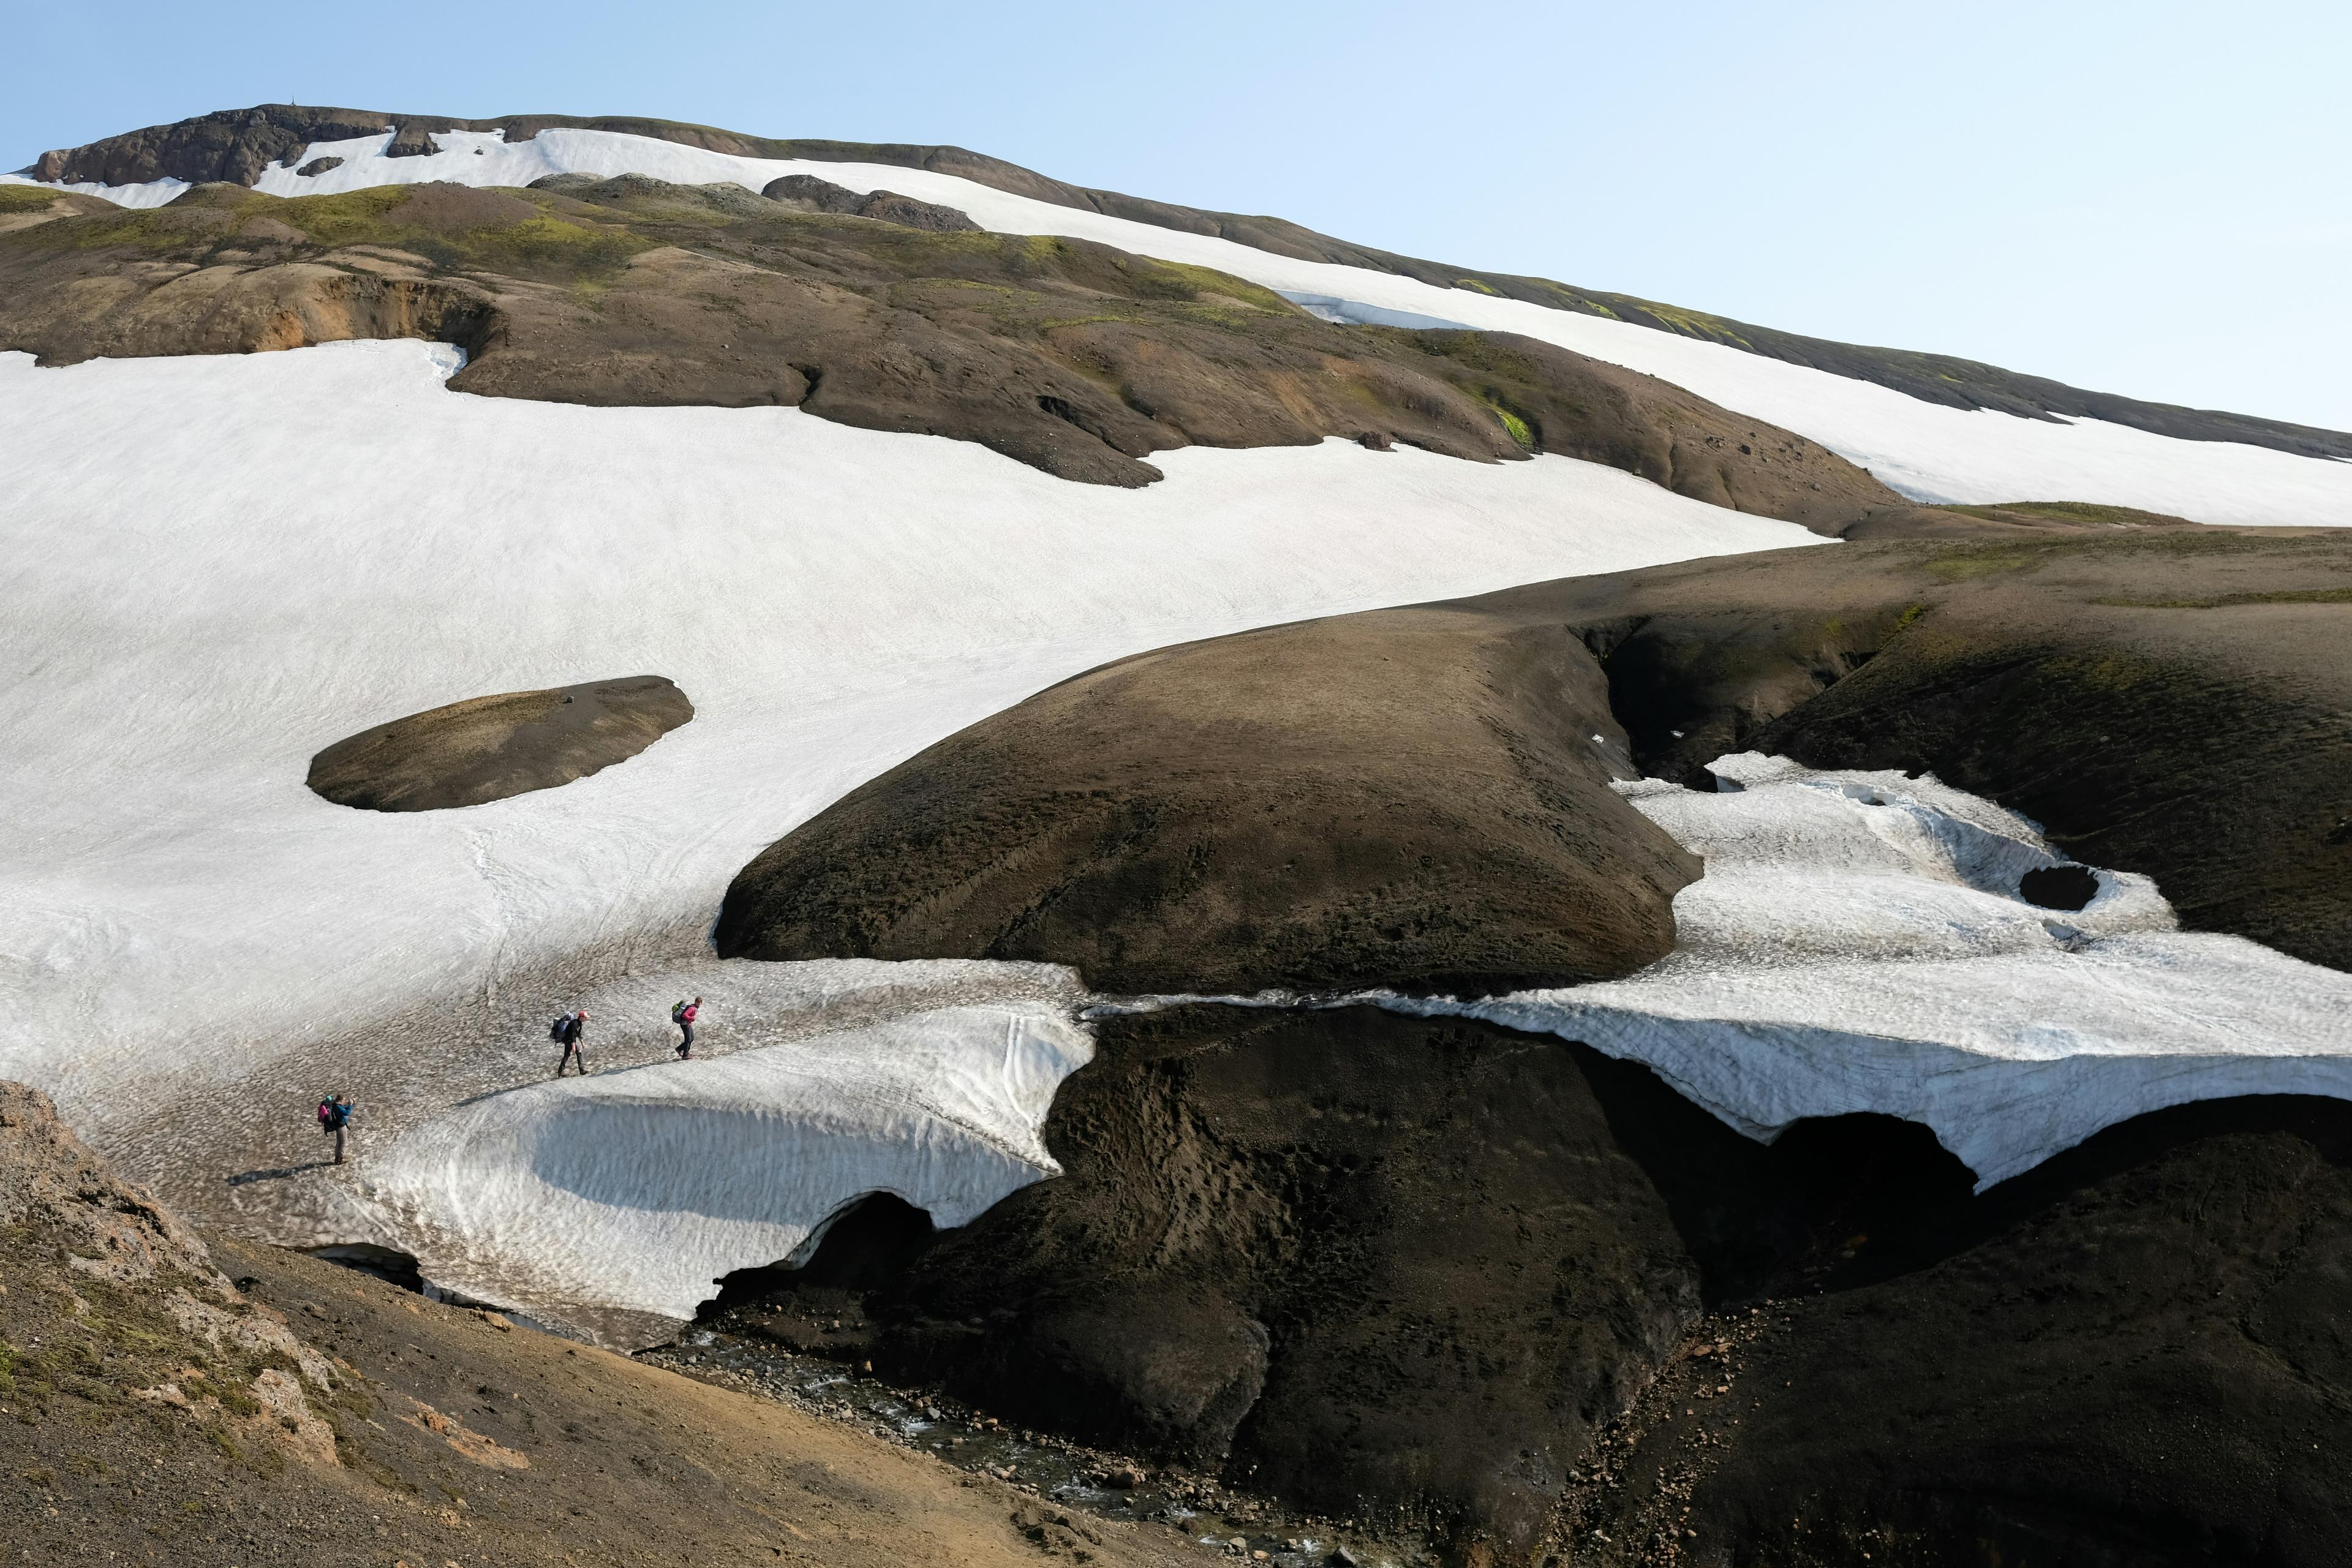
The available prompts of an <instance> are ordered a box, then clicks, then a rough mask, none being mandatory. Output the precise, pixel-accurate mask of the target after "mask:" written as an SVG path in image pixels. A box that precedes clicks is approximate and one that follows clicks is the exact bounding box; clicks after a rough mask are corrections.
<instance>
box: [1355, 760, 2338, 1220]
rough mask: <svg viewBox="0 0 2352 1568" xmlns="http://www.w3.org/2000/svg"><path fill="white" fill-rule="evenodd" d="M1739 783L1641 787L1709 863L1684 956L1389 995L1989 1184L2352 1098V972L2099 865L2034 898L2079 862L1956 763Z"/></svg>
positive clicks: (1739, 773)
mask: <svg viewBox="0 0 2352 1568" xmlns="http://www.w3.org/2000/svg"><path fill="white" fill-rule="evenodd" d="M1714 771H1715V772H1716V773H1717V775H1718V776H1720V777H1725V778H1727V779H1729V780H1731V781H1733V782H1735V783H1738V784H1743V785H1744V786H1745V787H1744V788H1743V789H1740V790H1738V791H1737V792H1736V793H1724V794H1701V793H1697V792H1694V791H1690V790H1685V789H1681V788H1678V787H1677V786H1675V785H1673V784H1664V783H1661V782H1659V781H1656V780H1641V781H1637V782H1634V783H1631V784H1622V785H1620V786H1618V787H1619V788H1620V790H1621V791H1622V793H1623V794H1625V795H1627V796H1628V797H1629V798H1630V799H1631V800H1632V801H1633V805H1635V806H1636V807H1637V808H1638V809H1639V810H1641V811H1642V813H1643V815H1644V816H1649V817H1650V818H1651V819H1652V820H1653V821H1654V822H1656V823H1658V825H1659V826H1662V827H1664V828H1665V829H1666V831H1667V832H1669V833H1671V834H1672V835H1673V836H1674V837H1675V840H1676V841H1677V842H1679V843H1680V844H1682V845H1683V847H1685V848H1687V849H1690V850H1692V851H1694V852H1695V853H1697V854H1699V855H1701V856H1704V857H1705V858H1706V874H1705V875H1704V876H1703V877H1701V878H1700V879H1699V880H1698V881H1696V882H1695V883H1693V884H1692V885H1691V886H1689V887H1688V888H1685V889H1684V890H1683V891H1682V893H1681V894H1680V895H1679V896H1678V897H1677V898H1676V899H1675V926H1676V945H1675V952H1673V953H1672V954H1670V955H1669V956H1668V957H1666V958H1665V959H1664V960H1662V961H1660V962H1659V963H1655V964H1653V965H1651V966H1650V967H1649V968H1648V969H1645V970H1643V971H1642V972H1641V973H1638V974H1635V975H1633V976H1631V977H1629V978H1627V979H1624V980H1620V981H1612V982H1607V983H1603V984H1592V985H1584V986H1580V987H1577V988H1575V989H1572V990H1560V991H1531V992H1521V993H1517V994H1512V995H1508V996H1500V997H1491V998H1486V999H1484V1000H1479V1001H1472V1002H1461V1001H1455V1000H1452V999H1446V998H1440V999H1436V1000H1428V1001H1423V1000H1415V999H1410V998H1403V997H1398V996H1394V995H1386V994H1383V995H1381V996H1379V997H1378V998H1376V999H1377V1000H1379V1001H1380V1002H1381V1005H1384V1006H1389V1007H1392V1008H1395V1009H1397V1010H1399V1011H1402V1012H1413V1013H1422V1014H1431V1015H1436V1014H1444V1015H1457V1016H1470V1017H1477V1018H1485V1019H1487V1020H1490V1021H1492V1022H1494V1023H1497V1024H1503V1025H1507V1026H1510V1027H1513V1028H1518V1029H1528V1030H1533V1031H1540V1032H1547V1033H1550V1034H1554V1035H1558V1036H1560V1037H1563V1038H1570V1039H1576V1040H1581V1041H1584V1042H1585V1043H1587V1044H1589V1045H1591V1046H1592V1047H1595V1048H1596V1049H1599V1050H1601V1051H1603V1052H1605V1053H1607V1054H1608V1055H1610V1056H1614V1057H1623V1058H1631V1059H1633V1060H1636V1061H1641V1062H1643V1063H1646V1064H1648V1065H1649V1066H1650V1067H1651V1068H1654V1069H1655V1070H1656V1071H1657V1072H1658V1073H1659V1075H1660V1076H1661V1077H1663V1078H1664V1079H1666V1080H1667V1081H1668V1082H1670V1083H1672V1084H1673V1085H1674V1086H1675V1088H1676V1089H1680V1090H1681V1091H1682V1092H1683V1093H1684V1094H1685V1095H1687V1096H1689V1097H1690V1098H1691V1099H1692V1100H1696V1101H1697V1102H1698V1103H1699V1104H1701V1105H1703V1106H1705V1107H1706V1109H1708V1110H1711V1111H1713V1112H1714V1113H1715V1114H1716V1115H1717V1116H1719V1117H1721V1118H1722V1119H1723V1120H1724V1121H1727V1122H1728V1123H1730V1124H1731V1125H1732V1126H1734V1127H1737V1128H1738V1129H1739V1130H1740V1131H1744V1132H1747V1133H1748V1134H1749V1135H1750V1136H1753V1137H1757V1138H1761V1139H1769V1138H1771V1137H1773V1136H1776V1135H1777V1134H1778V1133H1779V1132H1780V1131H1781V1130H1783V1129H1784V1128H1786V1127H1788V1126H1789V1125H1790V1123H1791V1122H1793V1121H1798V1120H1800V1119H1801V1118H1805V1117H1812V1116H1838V1115H1843V1114H1846V1113H1848V1112H1853V1111H1876V1112H1880V1113H1883V1114H1885V1115H1890V1116H1897V1117H1901V1118H1904V1119H1906V1120H1907V1121H1919V1122H1923V1123H1925V1124H1927V1126H1928V1127H1930V1128H1932V1129H1934V1131H1935V1132H1936V1135H1937V1139H1939V1140H1940V1141H1941V1142H1942V1143H1943V1144H1944V1146H1945V1147H1946V1148H1948V1149H1949V1150H1951V1151H1952V1152H1953V1153H1955V1154H1956V1155H1958V1157H1959V1158H1960V1159H1961V1160H1962V1161H1964V1162H1965V1163H1967V1164H1968V1165H1969V1168H1970V1169H1971V1170H1973V1171H1974V1172H1975V1173H1977V1176H1978V1178H1979V1185H1980V1186H1989V1185H1990V1184H1993V1183H1995V1182H1998V1181H2000V1180H2003V1179H2004V1178H2006V1177H2009V1176H2013V1175H2016V1174H2017V1173H2020V1172H2022V1171H2025V1170H2029V1169H2031V1168H2032V1166H2034V1165H2035V1164H2038V1163H2041V1162H2042V1161H2043V1160H2045V1159H2048V1158H2049V1157H2050V1156H2051V1155H2053V1154H2054V1153H2056V1152H2059V1151H2061V1150H2063V1149H2066V1148H2070V1147H2072V1146H2073V1145H2074V1144H2076V1143H2079V1142H2082V1141H2083V1140H2084V1139H2085V1138H2087V1137H2089V1136H2090V1135H2091V1134H2093V1133H2094V1132H2096V1131H2099V1130H2100V1129H2101V1128H2104V1127H2107V1126H2111V1125H2113V1124H2114V1123H2116V1122H2118V1121H2126V1120H2127V1119H2129V1118H2131V1117H2134V1116H2137V1115H2140V1114H2142V1113H2143V1112H2146V1111H2149V1110H2159V1109H2161V1108H2163V1107H2165V1106H2168V1105H2178V1104H2181V1103H2183V1102H2185V1101H2189V1100H2210V1099H2218V1098H2221V1097H2224V1096H2230V1095H2242V1094H2326V1095H2334V1096H2336V1097H2338V1098H2342V1099H2352V975H2346V974H2343V973H2338V972H2336V971H2335V970H2331V969H2323V968H2320V967H2318V966H2316V965H2314V964H2308V963H2302V962H2300V961H2298V960H2295V959H2292V958H2288V957H2286V956H2285V955H2284V954H2282V953H2278V952H2273V951H2271V950H2270V949H2268V948H2265V947H2262V946H2260V945H2258V944H2256V943H2253V942H2246V941H2244V940H2242V939H2240V938H2237V937H2228V936H2211V935H2203V934H2190V933H2184V932H2181V931H2177V930H2176V929H2174V927H2175V921H2174V919H2173V915H2172V910H2171V908H2170V906H2169V905H2168V904H2167V903H2166V902H2165V901H2164V900H2163V898H2162V897H2161V896H2160V895H2159V894H2158V890H2157V889H2156V888H2155V886H2154V884H2152V883H2151V882H2149V881H2148V880H2147V879H2146V878H2144V877H2136V876H2130V875H2126V874H2123V873H2118V872H2113V871H2100V872H2098V873H2097V878H2098V882H2099V887H2098V890H2097V892H2096V894H2095V896H2094V897H2093V899H2092V900H2091V901H2090V902H2089V903H2088V904H2087V905H2086V906H2085V907H2084V908H2083V909H2081V910H2071V911H2059V910H2045V909H2040V908H2036V907H2034V906H2033V905H2031V904H2028V903H2026V902H2024V901H2023V900H2021V898H2020V896H2019V894H2018V890H2017V889H2018V884H2019V880H2020V879H2021V877H2022V875H2023V874H2024V873H2025V872H2027V871H2030V870H2033V869H2036V868H2042V867H2047V866H2053V865H2058V864H2061V863H2063V862H2062V861H2061V858H2059V857H2057V856H2055V855H2053V854H2052V853H2051V851H2050V849H2049V847H2048V846H2047V845H2046V844H2044V843H2043V842H2042V837H2041V835H2040V834H2039V832H2038V831H2036V830H2035V828H2034V826H2033V825H2032V824H2031V823H2029V822H2027V821H2026V820H2025V819H2024V818H2022V817H2020V816H2016V815H2015V814H2013V813H2011V812H2007V811H2003V810H2001V809H2000V807H1998V806H1995V805H1991V804H1990V803H1988V802H1986V801H1983V800H1980V799H1979V798H1977V797H1975V796H1973V795H1968V794H1966V793H1964V792H1962V791H1959V790H1955V789H1950V788H1948V787H1946V786H1944V785H1942V784H1938V783H1937V782H1936V781H1935V780H1934V779H1933V778H1932V777H1921V778H1910V777H1906V775H1904V774H1901V773H1840V772H1816V771H1813V770H1810V769H1806V768H1803V767H1801V766H1799V765H1798V764H1796V763H1790V762H1789V761H1787V760H1786V759H1782V758H1767V757H1762V756H1759V755H1757V754H1755V753H1752V752H1751V753H1747V754H1744V755H1741V756H1736V757H1727V758H1724V759H1722V760H1720V761H1718V762H1717V763H1715V764H1714Z"/></svg>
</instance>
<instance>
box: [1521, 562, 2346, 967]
mask: <svg viewBox="0 0 2352 1568" xmlns="http://www.w3.org/2000/svg"><path fill="white" fill-rule="evenodd" d="M1489 602H1490V603H1492V604H1493V605H1496V607H1497V608H1504V607H1509V608H1515V609H1517V611H1519V612H1520V613H1526V614H1532V613H1534V611H1535V609H1536V607H1537V606H1538V605H1541V606H1543V607H1545V608H1547V609H1549V611H1550V612H1551V613H1553V614H1555V615H1557V616H1559V617H1560V619H1561V621H1562V622H1563V623H1564V624H1566V625H1568V626H1576V627H1579V628H1580V635H1581V636H1582V637H1584V639H1585V640H1586V642H1587V643H1588V644H1589V645H1590V646H1591V647H1592V648H1593V650H1594V651H1595V653H1596V654H1598V655H1599V656H1600V657H1601V661H1602V666H1603V668H1604V669H1605V671H1606V673H1607V676H1608V679H1609V684H1610V698H1611V703H1612V709H1613V710H1614V711H1615V713H1616V714H1617V716H1618V718H1619V719H1620V720H1621V721H1623V723H1624V725H1625V730H1626V733H1627V736H1628V738H1629V740H1630V742H1631V743H1632V745H1633V754H1634V757H1635V760H1636V761H1637V762H1638V763H1640V765H1641V766H1642V767H1643V770H1644V771H1645V772H1648V773H1656V774H1659V775H1661V776H1664V777H1670V778H1679V777H1681V776H1683V774H1684V773H1685V771H1687V770H1688V769H1690V768H1692V767H1695V766H1704V765H1705V764H1706V763H1708V762H1711V761H1712V760H1713V759H1714V758H1715V757H1717V756H1718V755H1720V754H1721V753H1723V752H1728V751H1740V750H1748V749H1757V750H1762V751H1768V752H1786V753H1788V754H1789V755H1790V756H1793V757H1796V758H1798V759H1799V760H1801V761H1802V762H1805V763H1810V764H1811V765H1814V766H1817V767H1853V768H1889V767H1893V768H1903V769H1906V770H1910V771H1919V770H1928V771H1932V772H1933V773H1936V775H1937V777H1939V778H1941V779H1942V780H1944V781H1945V782H1946V783H1948V784H1957V785H1958V786H1959V787H1960V788H1962V789H1966V790H1969V791H1972V792H1974V793H1976V794H1979V795H1987V796H1990V797H1991V798H1993V799H1995V800H1998V801H2000V803H2001V804H2002V805H2007V806H2010V807H2011V808H2012V809H2014V810H2017V811H2020V812H2022V813H2023V814H2025V815H2026V816H2030V817H2032V819H2033V820H2035V821H2036V822H2039V823H2041V824H2042V826H2043V828H2044V829H2045V830H2046V832H2047V834H2048V836H2049V838H2050V840H2051V842H2052V844H2053V846H2054V847H2057V848H2059V849H2060V850H2062V851H2063V852H2064V853H2065V854H2067V855H2069V856H2071V857H2072V858H2074V859H2075V860H2077V861H2080V862H2083V863H2084V864H2088V865H2095V866H2105V867H2111V868H2116V869H2118V870H2126V871H2139V872H2143V873H2146V874H2147V875H2148V876H2151V877H2153V878H2155V879H2156V881H2157V885H2158V887H2159V888H2160V889H2162V890H2163V892H2164V894H2165V896H2166V897H2167V898H2168V899H2169V900H2171V901H2172V903H2173V905H2174V907H2175V908H2176V909H2178V910H2179V911H2180V916H2181V920H2182V921H2183V923H2184V924H2186V925H2187V926H2189V928H2190V929H2192V930H2201V931H2228V932H2232V933H2234V934H2237V935H2241V936H2247V937H2251V938H2252V939H2254V940H2255V941H2258V942H2263V943H2266V944H2267V945H2269V946H2272V947H2275V948H2278V949H2280V950H2281V951H2283V952H2289V953H2292V954H2294V956H2296V957H2298V958H2304V959H2308V960H2310V961H2311V962H2313V963H2326V964H2329V965H2332V966H2334V967H2336V968H2339V969H2345V968H2352V833H2347V831H2346V830H2345V829H2344V826H2343V824H2344V822H2345V821H2346V819H2347V815H2352V805H2347V793H2346V786H2345V784H2344V781H2345V780H2346V779H2347V777H2352V722H2347V719H2346V715H2347V713H2352V661H2347V659H2345V658H2343V657H2342V653H2341V650H2342V648H2343V647H2344V644H2345V639H2346V637H2347V633H2352V539H2347V538H2343V537H2335V536H2330V535H2328V534H2326V533H2313V534H2309V535H2303V536H2293V535H2290V536H2284V537H2282V536H2277V535H2271V536H2262V535H2254V534H2239V533H2229V532H2220V531H2200V530H2176V531H2169V532H2165V531H2141V532H2122V533H2117V532H2114V531H2102V532H2095V533H2084V534H2071V535H2070V534H2057V535H2047V536H2039V537H2000V538H1995V539H1990V540H1987V541H1984V542H1923V543H1916V544H1901V543H1894V542H1887V543H1879V544H1865V545H1844V546H1841V547H1839V548H1837V549H1835V550H1825V551H1810V550H1809V551H1798V552H1780V553H1775V554H1772V555H1767V556H1747V557H1737V558H1733V559H1729V560H1724V561H1712V562H1699V563H1685V564H1683V565H1678V566H1667V567H1660V568H1657V569H1654V570H1653V571H1649V572H1643V573H1634V574H1625V575H1623V576H1619V577H1608V578H1589V579H1583V580H1580V581H1576V582H1569V583H1561V584H1544V585H1541V586H1538V587H1533V588H1524V589H1514V590H1511V591H1510V592H1509V593H1506V594H1503V595H1496V596H1494V598H1493V599H1492V600H1491V601H1489ZM1677 731H1679V733H1677Z"/></svg>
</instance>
